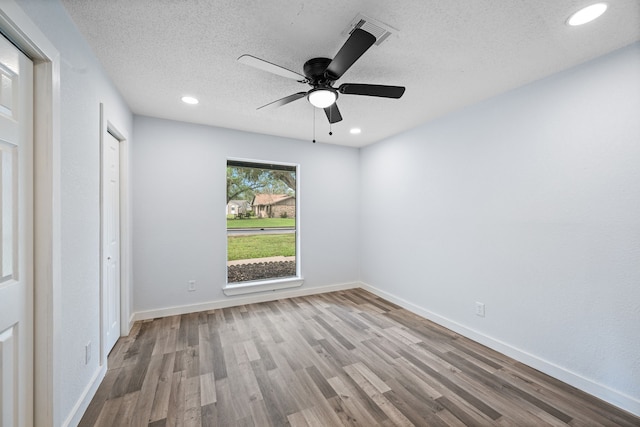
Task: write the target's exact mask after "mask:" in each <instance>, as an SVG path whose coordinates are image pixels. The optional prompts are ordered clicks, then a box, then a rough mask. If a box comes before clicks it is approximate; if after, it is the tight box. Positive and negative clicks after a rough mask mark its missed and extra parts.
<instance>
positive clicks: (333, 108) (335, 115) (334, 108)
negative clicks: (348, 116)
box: [324, 102, 342, 123]
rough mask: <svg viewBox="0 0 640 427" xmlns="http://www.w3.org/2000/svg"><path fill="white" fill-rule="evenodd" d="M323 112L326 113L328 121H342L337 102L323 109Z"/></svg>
mask: <svg viewBox="0 0 640 427" xmlns="http://www.w3.org/2000/svg"><path fill="white" fill-rule="evenodd" d="M324 113H325V114H326V115H327V119H328V120H329V123H338V122H340V121H342V114H340V110H338V104H336V103H335V102H334V103H333V104H331V105H330V106H328V107H327V108H325V109H324Z"/></svg>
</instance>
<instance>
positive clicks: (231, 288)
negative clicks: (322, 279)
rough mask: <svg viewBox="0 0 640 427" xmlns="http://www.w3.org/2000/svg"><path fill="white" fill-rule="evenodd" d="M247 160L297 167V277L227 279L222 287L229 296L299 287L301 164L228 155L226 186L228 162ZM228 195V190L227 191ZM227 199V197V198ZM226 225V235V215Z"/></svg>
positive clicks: (226, 255) (300, 283)
mask: <svg viewBox="0 0 640 427" xmlns="http://www.w3.org/2000/svg"><path fill="white" fill-rule="evenodd" d="M230 161H232V162H234V161H235V162H247V163H255V164H256V165H259V164H269V165H281V166H290V167H295V168H296V275H295V277H283V278H274V279H266V280H254V281H250V282H238V283H229V282H228V281H226V283H225V286H224V287H223V288H222V291H223V292H224V294H225V295H227V296H233V295H243V294H250V293H256V292H269V291H277V290H280V289H289V288H297V287H300V286H302V285H303V284H304V278H303V277H302V256H301V254H302V253H301V251H300V247H301V245H300V242H301V241H302V237H301V236H302V233H301V231H300V230H301V226H302V213H301V212H302V211H301V209H300V205H301V203H300V182H301V180H300V165H299V164H298V163H287V162H274V161H271V160H257V159H247V158H237V157H228V158H227V159H225V168H224V170H225V181H224V182H225V186H226V171H227V165H228V162H230ZM225 195H226V191H225ZM225 201H226V198H225ZM224 227H225V236H226V235H227V234H226V229H227V222H226V215H225V217H224ZM228 241H229V240H228V238H225V251H224V256H225V260H224V261H225V265H227V258H228V249H229V248H228V247H227V242H228ZM225 276H227V277H225V280H228V275H225Z"/></svg>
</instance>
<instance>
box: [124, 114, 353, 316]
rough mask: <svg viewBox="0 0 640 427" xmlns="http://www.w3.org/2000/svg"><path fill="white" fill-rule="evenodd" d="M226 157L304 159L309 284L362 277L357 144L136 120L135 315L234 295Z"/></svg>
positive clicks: (303, 227)
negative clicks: (230, 291)
mask: <svg viewBox="0 0 640 427" xmlns="http://www.w3.org/2000/svg"><path fill="white" fill-rule="evenodd" d="M229 157H234V158H246V159H255V160H266V161H274V162H288V163H297V164H299V165H300V169H299V173H298V179H299V181H300V192H299V194H298V197H299V199H300V215H299V222H300V232H301V239H302V240H301V242H302V247H301V254H300V261H301V263H302V276H303V277H304V280H305V283H304V285H303V288H304V289H309V288H317V287H322V286H328V285H341V284H347V283H356V282H357V281H358V278H359V272H358V213H359V208H358V204H357V200H358V168H359V163H358V161H359V160H358V157H359V152H358V150H357V149H353V148H346V147H338V146H334V145H326V144H313V143H311V141H300V140H292V139H285V138H280V137H272V136H266V135H258V134H253V133H247V132H240V131H234V130H229V129H222V128H214V127H207V126H201V125H193V124H187V123H181V122H174V121H168V120H162V119H153V118H149V117H140V116H135V117H134V142H133V144H132V182H133V187H132V191H133V194H132V197H133V259H134V270H133V276H134V279H133V280H134V282H135V287H134V303H133V307H134V308H133V311H134V312H138V313H139V312H145V311H157V310H162V309H167V308H171V307H183V306H188V305H193V304H207V303H214V302H220V301H227V302H228V301H230V300H232V298H230V297H227V296H225V295H224V294H223V293H222V287H223V286H224V285H225V283H226V222H225V218H226V217H225V206H226V161H227V158H229ZM189 280H196V291H195V292H187V282H188V281H189ZM178 311H180V310H178Z"/></svg>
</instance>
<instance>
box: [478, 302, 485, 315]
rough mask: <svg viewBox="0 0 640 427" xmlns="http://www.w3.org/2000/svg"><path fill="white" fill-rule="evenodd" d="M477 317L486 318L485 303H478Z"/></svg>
mask: <svg viewBox="0 0 640 427" xmlns="http://www.w3.org/2000/svg"><path fill="white" fill-rule="evenodd" d="M476 316H480V317H484V303H482V302H477V301H476Z"/></svg>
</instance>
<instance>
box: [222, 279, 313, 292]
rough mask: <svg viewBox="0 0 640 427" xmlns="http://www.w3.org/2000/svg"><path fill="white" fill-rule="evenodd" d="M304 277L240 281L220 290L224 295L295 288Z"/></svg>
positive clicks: (300, 283)
mask: <svg viewBox="0 0 640 427" xmlns="http://www.w3.org/2000/svg"><path fill="white" fill-rule="evenodd" d="M303 283H304V279H302V278H301V277H287V278H283V279H273V280H260V281H255V282H241V283H239V284H234V285H231V284H227V285H226V286H225V287H224V288H222V291H223V292H224V294H225V295H226V296H233V295H244V294H253V293H257V292H269V291H277V290H280V289H288V288H297V287H300V286H302V284H303Z"/></svg>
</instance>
